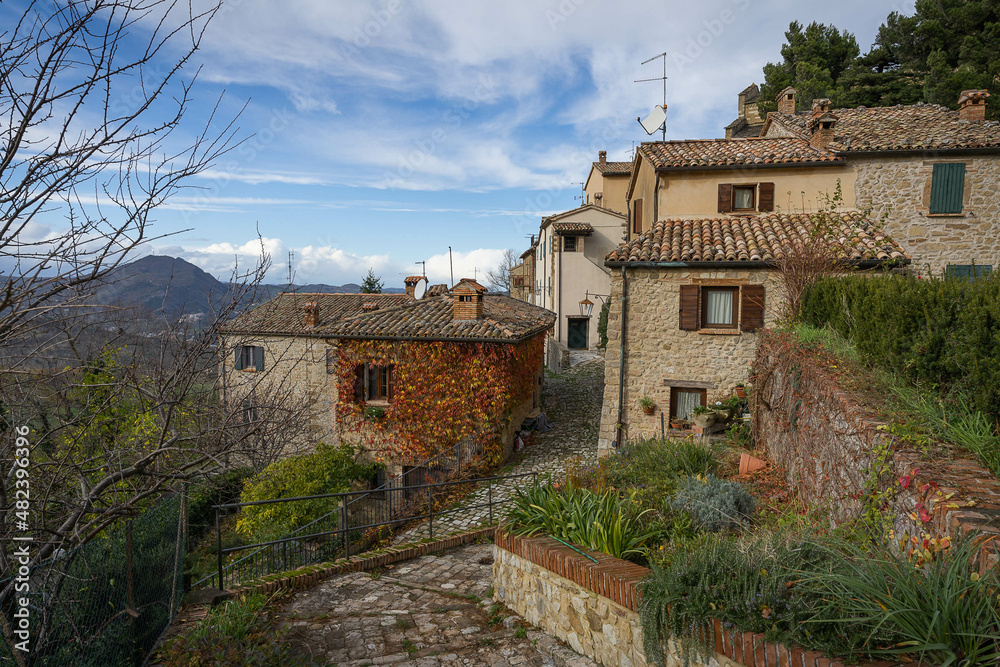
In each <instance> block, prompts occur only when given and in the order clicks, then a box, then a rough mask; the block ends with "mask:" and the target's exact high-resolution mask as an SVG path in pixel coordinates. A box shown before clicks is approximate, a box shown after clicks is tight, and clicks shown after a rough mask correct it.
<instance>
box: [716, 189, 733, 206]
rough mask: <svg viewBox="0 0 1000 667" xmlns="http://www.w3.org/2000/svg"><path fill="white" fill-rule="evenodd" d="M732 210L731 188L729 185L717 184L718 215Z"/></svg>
mask: <svg viewBox="0 0 1000 667" xmlns="http://www.w3.org/2000/svg"><path fill="white" fill-rule="evenodd" d="M732 210H733V186H732V185H730V184H729V183H719V213H729V212H730V211H732Z"/></svg>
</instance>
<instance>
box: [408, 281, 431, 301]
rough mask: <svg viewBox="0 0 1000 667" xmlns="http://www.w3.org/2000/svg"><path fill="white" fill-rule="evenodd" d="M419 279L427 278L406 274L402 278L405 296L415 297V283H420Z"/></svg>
mask: <svg viewBox="0 0 1000 667" xmlns="http://www.w3.org/2000/svg"><path fill="white" fill-rule="evenodd" d="M420 281H423V282H427V278H425V277H424V276H407V277H406V278H404V279H403V284H404V285H406V296H408V297H410V298H411V299H415V298H416V294H417V285H419V284H420Z"/></svg>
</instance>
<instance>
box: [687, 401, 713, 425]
mask: <svg viewBox="0 0 1000 667" xmlns="http://www.w3.org/2000/svg"><path fill="white" fill-rule="evenodd" d="M691 415H692V419H693V420H694V425H695V426H697V427H698V428H708V427H709V426H711V425H712V424H714V423H715V410H714V409H713V408H710V407H708V406H707V405H699V406H698V407H696V408H695V409H694V410H692V411H691Z"/></svg>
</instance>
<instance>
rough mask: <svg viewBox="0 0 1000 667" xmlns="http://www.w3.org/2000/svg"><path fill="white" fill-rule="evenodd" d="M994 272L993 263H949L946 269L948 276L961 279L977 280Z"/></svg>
mask: <svg viewBox="0 0 1000 667" xmlns="http://www.w3.org/2000/svg"><path fill="white" fill-rule="evenodd" d="M991 273H993V266H992V265H991V264H949V265H948V268H947V269H946V270H945V275H946V276H947V277H948V278H959V279H961V280H975V279H976V278H985V277H986V276H988V275H989V274H991Z"/></svg>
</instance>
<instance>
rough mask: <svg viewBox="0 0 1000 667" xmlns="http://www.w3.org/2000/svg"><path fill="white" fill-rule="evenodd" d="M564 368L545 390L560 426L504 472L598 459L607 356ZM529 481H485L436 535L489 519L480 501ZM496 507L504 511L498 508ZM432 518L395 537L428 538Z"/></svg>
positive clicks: (559, 470)
mask: <svg viewBox="0 0 1000 667" xmlns="http://www.w3.org/2000/svg"><path fill="white" fill-rule="evenodd" d="M588 354H589V358H587V357H581V360H580V361H579V363H577V364H576V365H574V366H572V367H571V368H569V369H568V370H566V371H565V372H563V373H561V374H559V375H555V376H551V377H548V378H546V380H545V387H544V389H543V393H542V411H543V412H544V413H545V415H546V416H547V417H548V418H549V419H550V420H551V421H552V422H553V424H554V425H555V427H554V428H553V429H552V430H551V431H549V432H548V433H536V434H535V435H534V444H532V445H531V446H530V447H528V448H526V449H525V450H523V451H522V452H519V453H518V454H515V455H514V458H513V459H512V463H513V466H511V467H510V469H509V470H507V471H506V473H505V474H508V475H516V474H521V473H538V475H539V476H540V477H541V476H544V475H552V477H553V478H559V477H561V476H562V475H563V474H564V473H565V472H566V468H567V467H568V466H582V465H593V464H595V463H596V462H597V432H598V429H599V427H600V421H601V403H602V401H603V399H604V358H603V357H602V356H600V355H599V354H598V353H588ZM525 483H527V484H530V483H531V481H530V479H525V480H515V481H513V482H508V483H502V484H486V483H484V484H481V485H480V486H479V488H478V489H476V491H474V492H473V493H472V494H471V495H470V496H469V497H468V498H466V499H465V501H463V502H462V504H461V505H460V506H459V507H458V508H457V511H455V512H453V513H450V514H447V515H445V516H442V517H435V518H434V537H443V536H445V535H448V534H450V533H454V532H462V531H467V530H474V529H475V528H478V527H480V526H484V525H488V524H489V518H490V517H489V509H488V508H487V507H476V506H477V505H483V504H487V503H488V501H489V499H490V496H491V495H492V499H493V502H494V503H496V502H498V501H504V500H506V499H508V498H510V496H511V495H512V494H513V490H514V488H515V486H516V485H518V484H525ZM494 511H502V507H501V508H495V510H494ZM428 536H429V530H428V526H427V523H426V522H425V523H423V524H421V525H420V526H417V527H416V528H413V529H410V530H408V531H405V532H403V533H401V534H400V535H398V536H397V537H396V540H395V541H396V543H397V544H403V543H407V542H415V541H418V540H420V539H424V538H427V537H428Z"/></svg>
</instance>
